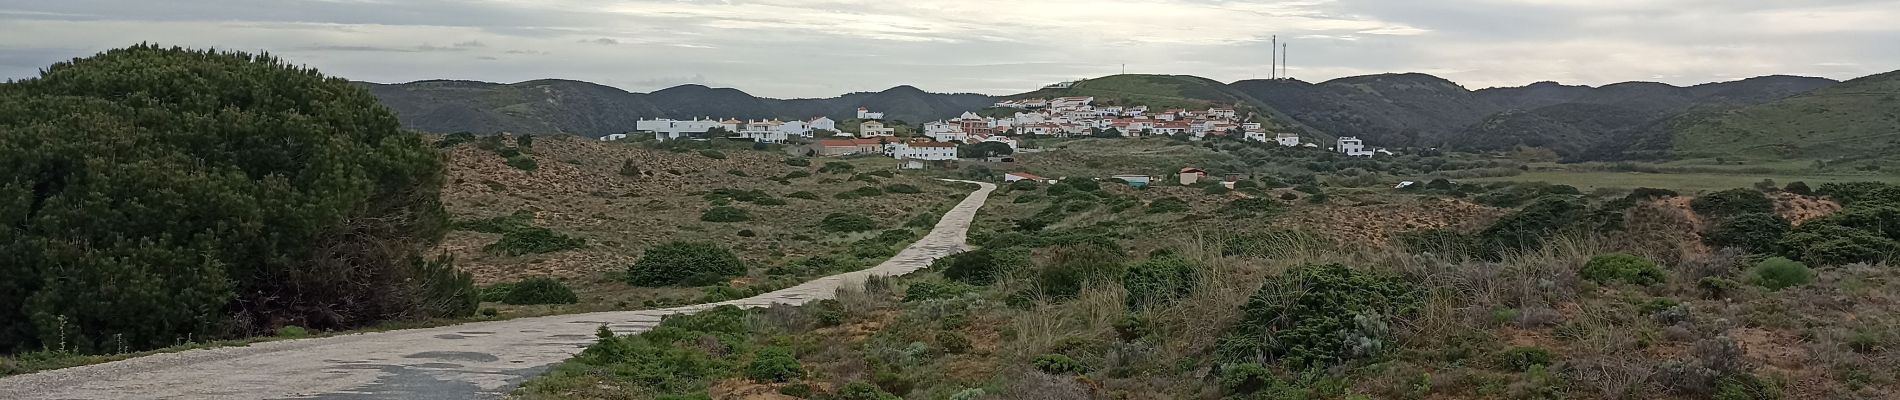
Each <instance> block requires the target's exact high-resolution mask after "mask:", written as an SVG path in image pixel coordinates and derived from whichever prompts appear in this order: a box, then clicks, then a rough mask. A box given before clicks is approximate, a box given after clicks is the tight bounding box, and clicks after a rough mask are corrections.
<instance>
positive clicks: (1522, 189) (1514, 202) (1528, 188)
mask: <svg viewBox="0 0 1900 400" xmlns="http://www.w3.org/2000/svg"><path fill="white" fill-rule="evenodd" d="M1582 194H1583V191H1580V190H1577V188H1576V187H1574V186H1569V185H1553V184H1549V183H1543V182H1525V183H1512V184H1504V185H1501V186H1498V187H1495V188H1493V189H1492V190H1491V191H1489V192H1486V193H1484V194H1481V195H1478V196H1477V197H1475V198H1473V199H1472V200H1474V201H1477V202H1478V204H1484V205H1488V206H1492V207H1506V208H1509V207H1517V206H1522V205H1525V204H1526V203H1528V202H1532V201H1541V200H1542V199H1544V198H1547V197H1571V196H1578V195H1582Z"/></svg>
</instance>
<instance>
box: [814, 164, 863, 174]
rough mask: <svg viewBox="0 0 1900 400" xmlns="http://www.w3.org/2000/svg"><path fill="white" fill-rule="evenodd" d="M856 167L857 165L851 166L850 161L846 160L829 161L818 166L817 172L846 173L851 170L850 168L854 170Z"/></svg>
mask: <svg viewBox="0 0 1900 400" xmlns="http://www.w3.org/2000/svg"><path fill="white" fill-rule="evenodd" d="M857 168H858V167H856V166H853V165H851V163H848V162H843V161H830V162H826V163H825V165H824V166H822V167H818V173H821V174H847V173H851V171H852V170H855V169H857Z"/></svg>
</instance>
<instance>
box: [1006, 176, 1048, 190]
mask: <svg viewBox="0 0 1900 400" xmlns="http://www.w3.org/2000/svg"><path fill="white" fill-rule="evenodd" d="M1040 186H1042V185H1041V184H1039V183H1036V181H1032V180H1028V179H1024V180H1020V181H1015V182H1010V183H1009V190H1011V191H1033V190H1036V188H1037V187H1040Z"/></svg>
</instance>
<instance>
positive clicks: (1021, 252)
mask: <svg viewBox="0 0 1900 400" xmlns="http://www.w3.org/2000/svg"><path fill="white" fill-rule="evenodd" d="M931 264H932V265H931V268H932V269H936V270H938V271H942V273H943V277H944V278H947V279H950V280H954V281H958V282H964V283H969V284H973V285H988V284H990V283H992V282H995V281H996V280H997V279H998V278H1001V277H1002V276H1003V275H1004V274H1007V273H1009V272H1010V271H1019V270H1024V269H1028V268H1030V267H1031V266H1032V265H1031V262H1030V260H1029V251H1028V250H1025V249H1022V248H1007V247H991V246H985V247H984V248H982V249H978V250H975V251H969V252H964V253H960V254H957V255H954V256H950V257H945V258H942V259H938V260H937V261H936V262H933V263H931Z"/></svg>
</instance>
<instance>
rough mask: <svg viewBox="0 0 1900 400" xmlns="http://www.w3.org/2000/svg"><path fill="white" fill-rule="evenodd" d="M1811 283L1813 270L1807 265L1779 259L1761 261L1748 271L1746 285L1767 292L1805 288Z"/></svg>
mask: <svg viewBox="0 0 1900 400" xmlns="http://www.w3.org/2000/svg"><path fill="white" fill-rule="evenodd" d="M1813 281H1814V270H1813V269H1809V268H1808V265H1807V264H1802V263H1801V262H1799V261H1795V260H1790V259H1786V258H1781V257H1774V258H1769V259H1766V260H1761V262H1758V263H1755V268H1753V269H1750V270H1748V283H1750V284H1754V285H1756V286H1761V287H1765V288H1768V290H1781V289H1787V288H1791V287H1796V286H1805V285H1807V284H1808V283H1809V282H1813Z"/></svg>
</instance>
